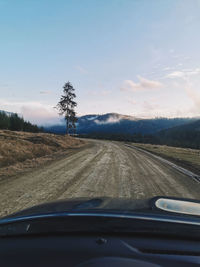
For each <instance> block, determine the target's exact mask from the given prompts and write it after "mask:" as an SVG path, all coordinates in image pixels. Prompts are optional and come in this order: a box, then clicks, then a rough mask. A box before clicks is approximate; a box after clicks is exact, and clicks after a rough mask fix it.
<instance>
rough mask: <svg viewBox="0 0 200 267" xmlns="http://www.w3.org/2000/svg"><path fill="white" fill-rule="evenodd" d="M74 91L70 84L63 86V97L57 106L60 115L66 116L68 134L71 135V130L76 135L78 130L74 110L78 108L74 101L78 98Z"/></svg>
mask: <svg viewBox="0 0 200 267" xmlns="http://www.w3.org/2000/svg"><path fill="white" fill-rule="evenodd" d="M74 91H75V89H74V87H73V86H72V84H71V83H70V82H67V83H65V85H64V86H63V95H62V96H61V98H60V101H59V102H58V104H57V106H56V108H57V109H58V111H59V114H60V115H64V116H65V120H66V134H69V131H70V130H72V131H73V133H75V130H76V122H77V117H76V112H75V110H74V108H75V107H76V106H77V103H76V102H75V101H74V99H75V98H76V94H75V93H74Z"/></svg>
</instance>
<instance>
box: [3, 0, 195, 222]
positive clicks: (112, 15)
mask: <svg viewBox="0 0 200 267" xmlns="http://www.w3.org/2000/svg"><path fill="white" fill-rule="evenodd" d="M199 29H200V1H198V0H190V1H187V0H165V1H157V0H151V1H149V0H141V1H137V0H133V1H130V0H110V1H103V0H101V1H97V0H85V1H82V0H78V1H73V0H71V1H64V0H59V1H50V0H43V1H35V0H29V1H25V0H19V1H11V0H7V1H5V0H0V34H1V42H0V91H1V97H0V217H4V216H7V215H10V214H12V213H15V212H19V211H22V210H23V209H27V208H31V207H33V206H35V205H38V204H42V203H48V202H54V201H57V200H72V199H75V198H86V199H93V198H95V199H96V200H97V202H98V201H100V200H99V199H101V198H105V197H107V198H114V199H115V200H120V199H122V198H123V199H125V200H128V202H124V203H129V204H128V206H127V207H124V206H121V207H120V210H123V209H130V207H133V210H134V209H137V210H138V209H139V206H140V205H139V204H138V203H142V201H144V203H147V202H146V201H148V200H150V199H152V198H154V197H158V196H162V197H165V196H166V197H169V198H170V197H171V198H177V199H182V198H184V199H191V200H192V199H193V200H195V201H196V202H198V201H200V184H199V182H200V86H199V85H200V53H199V48H200V35H199ZM96 200H95V201H96ZM130 200H131V201H132V204H130ZM95 201H94V202H92V203H97V202H95ZM185 201H186V200H185ZM87 203H89V204H88V205H90V202H87ZM134 203H135V204H134ZM144 203H143V204H142V207H144ZM168 203H171V202H170V200H169V201H168ZM177 203H178V204H180V205H183V206H184V205H186V209H188V208H187V207H190V204H189V205H187V204H186V202H181V203H179V202H177ZM161 204H162V205H163V207H164V208H163V209H164V210H169V209H168V208H166V206H165V204H163V203H161ZM95 205H96V204H95ZM129 205H130V206H129ZM170 205H171V204H170ZM196 206H197V207H198V210H199V206H198V205H197V204H196ZM79 207H80V206H79ZM81 207H87V208H88V207H89V206H87V205H86V206H84V205H83V206H81ZM145 207H146V206H145ZM178 207H180V206H178ZM107 209H108V210H109V208H108V207H107ZM193 213H194V211H193V210H192V212H190V211H189V212H188V214H193ZM180 216H181V214H180Z"/></svg>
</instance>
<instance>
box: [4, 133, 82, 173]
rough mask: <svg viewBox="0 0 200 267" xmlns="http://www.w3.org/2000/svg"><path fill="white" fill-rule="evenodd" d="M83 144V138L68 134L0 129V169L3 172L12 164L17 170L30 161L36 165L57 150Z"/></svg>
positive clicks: (64, 149) (77, 146)
mask: <svg viewBox="0 0 200 267" xmlns="http://www.w3.org/2000/svg"><path fill="white" fill-rule="evenodd" d="M84 144H85V142H84V141H83V140H79V139H76V138H73V137H70V136H61V135H55V134H47V133H25V132H12V131H7V130H0V170H1V171H3V173H5V170H7V171H9V170H10V167H11V166H12V168H11V169H16V171H17V170H18V169H22V168H23V165H27V164H28V165H30V163H31V166H36V165H37V164H38V163H40V162H43V161H46V160H48V159H50V158H52V155H53V154H56V153H57V152H62V151H66V150H68V149H70V148H79V147H81V146H83V145H84ZM49 156H50V157H49ZM6 167H7V168H6ZM8 167H9V168H8ZM1 171H0V176H1Z"/></svg>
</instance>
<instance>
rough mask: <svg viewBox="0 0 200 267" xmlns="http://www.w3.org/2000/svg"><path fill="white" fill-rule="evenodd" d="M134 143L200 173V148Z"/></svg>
mask: <svg viewBox="0 0 200 267" xmlns="http://www.w3.org/2000/svg"><path fill="white" fill-rule="evenodd" d="M133 145H134V146H137V147H140V148H143V149H145V150H147V151H150V152H153V153H154V154H157V155H160V156H162V157H164V158H167V159H169V160H172V161H174V162H175V163H177V164H179V165H180V166H183V167H186V168H188V169H190V170H192V171H194V172H196V173H198V174H199V173H200V150H198V149H190V148H180V147H170V146H165V145H162V146H161V145H150V144H136V143H133Z"/></svg>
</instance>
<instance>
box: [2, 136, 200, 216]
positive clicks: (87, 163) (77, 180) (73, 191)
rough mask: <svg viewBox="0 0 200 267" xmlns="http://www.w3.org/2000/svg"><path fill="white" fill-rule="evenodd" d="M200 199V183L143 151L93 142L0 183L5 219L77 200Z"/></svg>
mask: <svg viewBox="0 0 200 267" xmlns="http://www.w3.org/2000/svg"><path fill="white" fill-rule="evenodd" d="M157 195H166V196H180V197H188V198H196V199H200V184H199V183H198V182H196V181H195V180H193V179H192V178H191V177H188V176H187V175H184V174H182V173H180V172H179V171H178V170H176V169H174V168H173V167H172V166H169V165H167V164H165V163H164V162H161V161H159V160H157V159H155V158H153V157H151V156H150V155H148V154H145V153H143V152H142V151H137V150H135V149H134V148H130V147H126V146H124V145H123V144H119V143H116V142H106V141H93V142H92V141H91V144H90V145H89V146H87V147H85V148H82V149H79V150H75V151H74V153H72V154H70V155H68V156H66V157H65V158H63V159H60V160H57V161H54V162H52V163H50V164H49V165H48V166H44V167H39V168H38V169H36V170H34V171H32V172H31V173H28V174H27V173H26V174H24V175H21V176H20V177H16V178H9V179H8V180H6V179H4V180H2V181H1V182H0V215H1V216H3V215H7V214H10V213H12V212H15V211H18V210H21V209H24V208H27V207H31V206H33V205H36V204H39V203H42V202H46V201H53V200H56V199H64V198H72V197H97V196H109V197H125V198H135V199H140V198H149V197H153V196H157Z"/></svg>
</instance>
